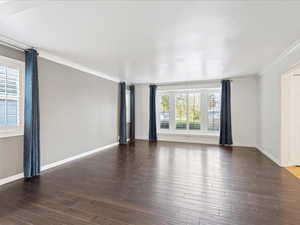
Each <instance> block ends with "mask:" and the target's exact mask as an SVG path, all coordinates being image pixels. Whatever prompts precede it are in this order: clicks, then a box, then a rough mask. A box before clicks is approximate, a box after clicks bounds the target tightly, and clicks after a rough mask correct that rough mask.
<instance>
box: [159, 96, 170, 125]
mask: <svg viewBox="0 0 300 225" xmlns="http://www.w3.org/2000/svg"><path fill="white" fill-rule="evenodd" d="M159 119H160V129H169V128H170V102H169V96H168V95H163V96H161V98H160V113H159Z"/></svg>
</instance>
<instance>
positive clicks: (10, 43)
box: [0, 35, 120, 82]
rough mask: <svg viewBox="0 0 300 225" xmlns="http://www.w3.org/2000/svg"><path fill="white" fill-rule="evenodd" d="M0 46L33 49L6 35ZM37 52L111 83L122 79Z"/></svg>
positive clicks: (1, 39)
mask: <svg viewBox="0 0 300 225" xmlns="http://www.w3.org/2000/svg"><path fill="white" fill-rule="evenodd" d="M0 44H1V45H4V46H7V47H9V48H13V49H16V50H19V51H24V50H25V49H29V48H32V46H30V45H27V44H25V43H22V42H20V41H16V40H14V39H12V38H9V37H6V36H4V35H0ZM37 51H38V53H39V57H42V58H45V59H48V60H50V61H53V62H56V63H59V64H62V65H65V66H68V67H71V68H74V69H77V70H79V71H82V72H85V73H89V74H92V75H95V76H98V77H101V78H103V79H106V80H110V81H114V82H120V79H117V78H115V77H113V76H110V75H107V74H105V73H102V72H100V71H96V70H93V69H90V68H89V67H87V66H83V65H81V64H78V63H75V62H73V61H71V60H68V59H66V58H63V57H59V56H56V55H54V54H51V53H50V52H48V51H45V50H42V49H38V48H37Z"/></svg>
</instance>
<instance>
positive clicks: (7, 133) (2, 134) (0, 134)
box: [0, 129, 24, 138]
mask: <svg viewBox="0 0 300 225" xmlns="http://www.w3.org/2000/svg"><path fill="white" fill-rule="evenodd" d="M23 135H24V131H23V130H21V129H18V130H0V138H7V137H16V136H23Z"/></svg>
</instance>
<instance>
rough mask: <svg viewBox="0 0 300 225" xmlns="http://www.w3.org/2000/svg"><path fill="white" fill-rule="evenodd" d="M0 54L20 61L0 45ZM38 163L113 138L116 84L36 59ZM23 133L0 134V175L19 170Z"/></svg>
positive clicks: (75, 153)
mask: <svg viewBox="0 0 300 225" xmlns="http://www.w3.org/2000/svg"><path fill="white" fill-rule="evenodd" d="M0 54H1V55H4V56H7V57H11V58H16V59H19V60H20V59H21V60H24V57H23V54H22V53H21V52H18V51H16V50H12V49H9V48H6V47H2V46H0ZM38 67H39V68H38V69H39V84H40V117H41V161H42V165H46V164H49V163H52V162H56V161H59V160H63V159H66V158H68V157H71V156H75V155H77V154H80V153H83V152H86V151H90V150H93V149H96V148H99V147H102V146H105V145H108V144H112V143H115V142H117V138H118V84H117V83H116V82H113V81H108V80H105V79H102V78H100V77H97V76H94V75H91V74H87V73H84V72H81V71H78V70H75V69H72V68H70V67H67V66H64V65H61V64H57V63H54V62H52V61H49V60H46V59H43V58H39V64H38ZM22 145H23V137H21V136H19V137H9V138H0V179H1V178H5V177H8V176H11V175H15V174H17V173H20V172H22V167H23V162H22V160H23V159H22V157H23V149H22Z"/></svg>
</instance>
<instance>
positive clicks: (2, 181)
mask: <svg viewBox="0 0 300 225" xmlns="http://www.w3.org/2000/svg"><path fill="white" fill-rule="evenodd" d="M117 145H119V143H118V142H116V143H113V144H110V145H105V146H103V147H100V148H96V149H93V150H91V151H88V152H84V153H81V154H78V155H75V156H72V157H70V158H66V159H63V160H60V161H57V162H54V163H50V164H47V165H44V166H42V167H41V171H45V170H48V169H51V168H53V167H56V166H60V165H63V164H65V163H68V162H71V161H74V160H76V159H80V158H83V157H86V156H89V155H92V154H95V153H97V152H100V151H103V150H105V149H108V148H111V147H114V146H117ZM22 178H24V173H19V174H16V175H13V176H10V177H6V178H3V179H0V186H1V185H4V184H7V183H10V182H13V181H16V180H19V179H22Z"/></svg>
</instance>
